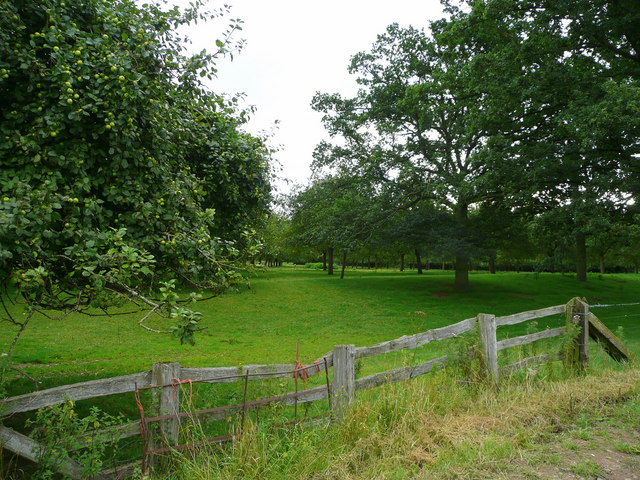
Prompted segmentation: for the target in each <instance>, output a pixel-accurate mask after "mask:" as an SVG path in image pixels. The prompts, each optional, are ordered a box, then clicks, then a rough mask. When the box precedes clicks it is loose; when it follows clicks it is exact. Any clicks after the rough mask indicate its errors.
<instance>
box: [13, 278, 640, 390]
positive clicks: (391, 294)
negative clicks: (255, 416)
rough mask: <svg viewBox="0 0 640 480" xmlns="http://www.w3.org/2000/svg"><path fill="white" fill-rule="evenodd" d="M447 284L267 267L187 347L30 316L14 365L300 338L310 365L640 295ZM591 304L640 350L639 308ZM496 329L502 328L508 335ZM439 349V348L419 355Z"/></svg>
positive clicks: (209, 315)
mask: <svg viewBox="0 0 640 480" xmlns="http://www.w3.org/2000/svg"><path fill="white" fill-rule="evenodd" d="M452 283H453V279H452V274H451V273H450V272H441V271H428V272H426V274H425V275H422V276H419V275H416V274H415V272H404V273H400V272H398V271H391V270H377V271H376V270H352V271H348V272H347V276H346V278H345V279H344V280H340V279H339V278H338V277H329V276H328V275H326V274H325V273H324V272H322V271H319V270H311V269H302V268H297V269H296V268H291V267H289V268H287V267H282V268H275V269H271V270H270V271H268V272H262V273H259V274H257V275H256V276H255V277H254V278H252V279H251V287H250V288H243V289H242V291H241V292H240V293H228V294H226V295H224V296H221V297H219V298H215V299H212V300H209V301H207V302H203V303H201V304H199V305H198V306H197V309H199V310H200V311H201V312H202V313H203V314H204V320H203V322H202V323H203V325H204V326H205V327H207V330H206V331H204V332H201V333H200V334H199V335H198V338H197V344H196V346H195V347H191V346H184V345H182V346H181V345H179V344H178V342H177V340H176V339H175V338H173V337H172V336H169V335H157V334H153V333H149V332H146V331H144V330H142V329H141V328H139V327H138V326H136V318H135V317H132V316H118V317H111V318H104V317H102V318H100V317H87V316H80V315H71V316H69V317H67V318H65V319H62V320H50V319H47V318H44V317H39V318H38V317H36V318H34V319H33V320H32V322H31V324H30V325H29V327H28V329H27V330H26V332H25V333H24V335H23V337H22V338H21V340H20V343H19V344H18V346H17V348H16V350H15V358H14V361H15V363H16V364H17V365H18V366H19V368H20V369H22V370H23V371H25V372H26V373H28V374H29V375H32V376H34V377H37V378H39V379H40V380H41V381H42V386H43V387H46V386H52V385H56V384H63V383H70V382H73V381H81V380H88V379H91V378H97V377H108V376H115V375H120V374H126V373H133V372H138V371H143V370H147V369H148V368H150V366H151V364H152V363H153V362H158V361H178V362H180V363H181V364H182V365H183V366H224V365H229V366H230V365H246V364H256V363H289V362H293V360H294V358H295V348H296V341H300V358H301V361H302V362H303V363H309V362H311V361H312V360H315V359H316V358H318V357H319V356H320V355H322V354H324V353H326V352H328V351H330V350H331V349H332V348H333V345H336V344H346V343H352V344H355V345H357V346H362V345H371V344H373V343H376V342H380V341H384V340H390V339H393V338H397V337H399V336H401V335H407V334H413V333H417V332H420V331H425V330H428V329H431V328H436V327H441V326H443V325H447V324H450V323H455V322H458V321H460V320H463V319H465V318H469V317H472V316H475V315H476V314H478V313H493V314H496V315H506V314H510V313H516V312H519V311H524V310H531V309H536V308H542V307H546V306H551V305H557V304H561V303H565V302H567V301H568V300H569V299H570V298H572V297H574V296H584V297H586V298H587V300H588V301H589V303H591V304H601V303H606V304H611V303H632V302H638V301H640V276H638V275H603V276H599V275H592V276H591V277H590V278H589V281H588V282H587V283H584V284H581V283H579V282H577V281H576V280H575V279H574V278H573V277H570V276H564V275H560V274H546V273H543V274H541V275H540V276H539V277H536V276H534V275H533V274H526V273H520V274H516V273H498V274H497V275H490V274H488V273H480V272H478V273H474V274H472V275H471V285H472V289H471V291H469V292H465V293H457V292H454V291H453V290H452ZM593 311H594V312H595V313H596V314H597V315H598V316H599V317H600V318H601V319H602V320H603V321H604V322H605V323H606V324H607V325H608V326H609V327H610V328H611V329H612V330H614V331H615V330H616V329H617V328H618V327H622V328H623V330H624V335H625V340H626V342H627V343H628V344H629V346H630V347H631V348H632V349H633V350H635V351H638V349H640V306H624V307H608V308H594V309H593ZM419 312H423V313H419ZM562 321H563V320H562V319H561V318H558V319H550V320H549V322H551V323H553V322H556V323H557V322H562ZM161 324H162V321H160V320H156V325H158V326H159V325H161ZM150 325H154V323H153V322H151V323H150ZM544 326H546V323H545V324H542V325H540V328H543V327H544ZM521 328H525V327H521ZM501 330H505V331H504V332H503V333H502V334H503V335H513V334H514V333H515V332H514V331H513V330H512V331H510V332H509V331H506V329H501ZM12 333H13V332H12V331H11V330H10V329H8V328H6V327H3V330H2V331H0V342H2V344H5V345H6V344H7V343H8V342H9V341H10V339H11V338H12ZM437 353H439V352H438V351H437V347H436V349H435V350H434V349H433V348H431V349H430V350H429V352H428V353H425V355H426V356H435V354H437ZM432 354H433V355H432ZM398 358H400V357H398ZM385 361H386V360H385ZM398 361H406V359H404V360H403V359H402V358H400V359H399V360H398ZM374 363H375V361H374ZM372 368H373V367H372ZM31 389H33V383H32V382H30V381H28V380H26V379H22V380H17V381H16V382H14V383H13V384H12V385H10V391H11V393H21V392H23V391H27V390H31Z"/></svg>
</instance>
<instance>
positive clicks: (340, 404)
mask: <svg viewBox="0 0 640 480" xmlns="http://www.w3.org/2000/svg"><path fill="white" fill-rule="evenodd" d="M563 313H566V320H567V324H575V325H578V327H579V335H578V337H577V338H576V340H575V344H574V349H573V353H570V358H568V359H567V358H565V360H568V361H569V362H573V363H574V364H575V365H577V366H584V365H585V364H586V362H587V361H588V350H587V344H588V342H587V339H588V338H589V336H591V337H592V338H594V339H595V340H597V341H598V342H600V343H601V344H602V346H603V348H604V349H605V351H606V352H607V353H608V354H609V355H611V356H612V357H613V358H614V359H616V360H617V361H624V360H628V359H629V358H630V356H631V353H630V352H629V350H628V349H627V348H626V347H625V346H624V345H623V344H622V342H621V341H620V340H619V339H618V338H617V337H616V336H615V335H614V334H613V333H611V331H610V330H609V329H608V328H607V327H606V326H604V324H602V322H601V321H600V320H599V319H598V318H597V317H596V316H595V315H594V314H593V313H591V312H589V306H588V305H587V303H586V302H585V301H584V300H583V299H578V298H574V299H572V300H571V301H569V302H568V303H567V304H566V305H556V306H552V307H546V308H542V309H539V310H532V311H527V312H521V313H516V314H513V315H507V316H502V317H495V316H494V315H490V314H478V315H477V316H476V317H474V318H469V319H466V320H463V321H461V322H458V323H454V324H452V325H448V326H446V327H442V328H436V329H432V330H428V331H426V332H421V333H418V334H415V335H407V336H403V337H400V338H397V339H394V340H389V341H385V342H381V343H377V344H375V345H371V346H369V347H355V346H354V345H336V346H335V347H334V349H333V351H331V352H328V353H327V354H326V355H323V356H322V357H320V358H319V359H318V360H316V361H315V362H313V363H312V364H311V365H308V366H306V367H305V366H300V365H299V364H296V366H295V367H292V365H290V364H288V365H287V364H285V365H245V366H238V367H214V368H209V367H205V368H194V367H182V366H180V365H179V364H178V363H169V364H154V365H153V368H152V369H151V370H148V371H145V372H140V373H134V374H131V375H124V376H120V377H114V378H106V379H102V380H92V381H89V382H82V383H76V384H73V385H64V386H61V387H55V388H51V389H48V390H43V391H39V392H33V393H28V394H25V395H19V396H15V397H11V398H7V399H4V400H2V401H0V412H2V414H3V415H12V414H16V413H21V412H28V411H31V410H36V409H38V408H42V407H47V406H51V405H55V404H57V403H61V402H63V401H66V400H68V399H71V400H86V399H91V398H98V397H103V396H107V395H115V394H122V393H127V392H135V395H136V399H137V400H138V404H139V407H140V408H141V403H140V402H139V399H140V397H139V392H140V391H142V390H147V389H156V390H159V391H160V395H157V396H156V397H157V405H156V407H157V411H158V414H157V415H153V416H150V417H146V416H145V415H144V411H143V410H141V420H139V421H134V422H131V423H127V424H124V425H119V426H113V427H109V428H108V429H105V430H103V431H108V432H109V433H110V434H111V438H114V437H115V438H120V439H121V438H128V437H133V436H136V435H138V434H140V433H142V435H143V440H144V448H143V450H144V452H143V454H145V453H146V454H157V453H160V452H165V451H169V450H171V449H177V448H187V447H185V445H177V440H178V438H179V428H180V420H181V419H182V418H185V417H196V418H200V419H205V420H207V421H208V420H224V419H225V418H227V417H228V412H230V411H238V410H239V411H241V412H242V415H243V419H244V415H245V414H246V412H248V411H249V410H250V409H253V410H256V409H260V408H263V407H264V406H267V405H270V404H273V403H280V404H283V405H295V406H296V412H297V405H299V404H304V403H308V402H313V401H317V400H323V399H329V407H330V410H331V412H332V417H333V418H334V419H337V420H339V419H340V418H342V416H343V415H344V414H345V411H346V409H347V407H348V405H349V404H350V403H351V402H352V401H353V400H354V398H355V393H356V391H360V390H367V389H371V388H375V387H379V386H381V385H384V384H386V383H391V382H400V381H405V380H408V379H411V378H415V377H417V376H420V375H425V374H427V373H429V372H430V371H432V370H433V369H434V368H436V367H437V366H439V365H442V364H444V363H445V362H446V360H447V357H439V358H434V359H432V360H429V361H427V362H424V363H421V364H419V365H415V366H407V367H402V368H396V369H393V370H388V371H385V372H381V373H376V374H373V375H369V376H366V377H363V378H357V379H356V373H355V372H356V369H355V361H356V360H357V359H360V358H366V357H371V356H375V355H383V354H386V353H392V352H398V351H401V350H410V349H415V348H418V347H421V346H424V345H427V344H429V343H431V342H435V341H440V340H447V339H451V338H455V337H458V336H460V335H462V334H464V333H466V332H469V331H471V330H473V329H474V328H478V332H479V338H480V346H481V348H482V350H483V353H484V356H485V362H484V364H485V366H486V369H487V372H486V373H487V376H488V377H489V378H492V379H493V380H494V381H495V382H498V381H499V377H500V372H503V373H510V372H513V371H515V370H518V369H520V368H524V367H527V366H529V365H531V364H534V363H539V362H544V361H548V360H553V359H557V358H559V357H558V355H557V354H556V355H553V354H547V355H537V356H533V357H528V358H524V359H522V360H520V361H518V362H515V363H513V364H511V365H507V366H504V367H502V368H499V364H498V352H500V351H502V350H505V349H508V348H512V347H518V346H523V345H528V344H530V343H533V342H536V341H538V340H542V339H546V338H553V337H557V336H560V335H562V334H563V333H564V332H565V330H566V328H565V327H560V328H553V329H548V330H542V331H539V332H536V333H531V334H527V335H522V336H518V337H514V338H507V339H504V340H500V341H498V340H497V335H496V332H497V329H498V328H499V327H502V326H507V325H515V324H519V323H522V322H526V321H529V320H533V319H538V318H543V317H547V316H551V315H560V314H563ZM590 327H591V328H590ZM331 367H333V381H331V382H330V380H329V372H328V370H329V368H331ZM320 373H324V375H325V376H326V385H321V386H317V387H313V388H308V389H303V390H298V378H304V379H306V378H308V377H312V376H314V375H318V374H320ZM292 376H293V378H294V379H295V380H296V383H295V384H296V390H295V391H293V392H288V393H285V394H282V395H277V396H271V397H263V398H259V399H255V400H251V401H248V400H247V383H248V382H249V381H254V380H260V379H264V378H287V377H288V378H290V377H292ZM241 381H244V382H245V387H244V392H245V394H244V400H243V402H242V403H235V404H232V405H224V406H219V407H213V408H208V409H203V410H198V411H190V412H184V411H180V401H179V388H180V386H181V385H184V384H185V383H189V384H193V383H208V384H215V383H231V382H241ZM305 385H306V382H305ZM153 422H158V423H160V424H161V428H160V431H161V432H162V436H163V438H161V439H157V438H154V436H153V435H152V434H151V433H150V429H149V428H148V426H149V424H150V423H153ZM233 438H234V435H222V436H219V437H215V438H213V439H208V440H207V441H211V442H214V443H215V442H221V441H227V440H230V439H233ZM207 441H205V442H207ZM0 442H1V443H2V445H3V446H4V448H6V449H8V450H10V451H13V452H14V453H17V454H18V455H21V456H23V457H25V458H27V459H29V460H32V461H38V452H39V449H40V448H41V446H40V445H38V444H37V443H36V442H35V441H34V440H32V439H31V438H29V437H27V436H25V435H22V434H20V433H18V432H16V431H14V430H12V429H9V428H7V427H5V426H1V425H0ZM192 446H193V445H192ZM143 458H146V455H143ZM143 465H145V464H144V463H143ZM79 468H80V466H79V465H78V464H77V463H76V462H74V461H73V460H71V459H66V460H65V461H64V462H62V464H61V465H60V468H59V470H60V472H61V473H64V474H65V475H67V476H69V477H71V478H73V479H75V478H80V476H81V474H80V473H79V472H80V470H79ZM113 475H115V474H114V473H113V472H107V471H105V472H102V474H100V476H99V477H98V478H111V477H113Z"/></svg>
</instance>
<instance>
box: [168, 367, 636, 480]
mask: <svg viewBox="0 0 640 480" xmlns="http://www.w3.org/2000/svg"><path fill="white" fill-rule="evenodd" d="M459 380H460V378H459V377H457V376H456V375H452V372H451V371H450V370H449V369H445V370H442V371H440V372H437V373H435V374H434V375H432V376H428V377H427V378H423V379H419V380H418V379H416V380H413V381H410V382H406V383H402V384H393V385H387V386H385V387H383V388H381V389H379V390H377V391H375V392H372V393H370V394H368V395H362V396H359V397H358V399H357V401H356V402H355V403H354V404H353V405H352V406H351V408H350V410H349V411H348V413H347V415H346V416H345V419H344V421H343V422H341V423H339V424H326V425H324V426H320V427H318V426H316V427H305V426H298V427H295V428H292V429H288V430H278V431H274V430H269V429H267V428H265V427H263V426H259V425H252V426H251V428H249V429H247V430H246V431H245V432H244V434H243V435H242V436H241V437H240V438H239V439H238V440H237V441H236V442H234V443H233V444H231V445H229V446H226V447H209V448H206V449H200V450H198V451H196V452H190V453H187V454H180V455H176V456H175V458H174V460H177V461H176V462H175V465H176V467H175V468H174V469H173V470H172V471H171V472H169V473H163V474H162V475H160V476H158V477H157V478H163V479H165V478H166V479H170V480H205V479H206V480H212V479H222V480H226V479H228V480H231V479H239V478H242V479H247V480H250V479H256V480H258V479H259V480H270V479H273V480H276V479H278V480H280V479H284V478H286V479H318V480H319V479H336V480H338V479H341V480H345V479H346V480H360V479H363V480H364V479H378V478H379V479H382V478H385V479H403V478H425V479H426V478H510V472H511V473H513V471H514V469H515V468H517V465H515V464H514V463H513V461H514V460H515V459H518V458H520V457H521V456H522V455H523V452H526V450H527V449H528V448H530V447H531V446H532V445H533V444H535V443H539V442H544V441H548V440H549V438H551V437H553V435H554V434H555V433H557V432H558V431H560V430H562V429H565V428H568V426H569V425H570V424H571V423H572V422H574V421H575V420H576V419H577V418H581V417H583V416H585V415H586V416H596V417H598V416H602V415H603V412H605V411H606V410H607V409H610V408H612V406H614V407H615V406H616V405H618V404H622V403H625V402H630V401H635V402H638V396H639V395H640V369H638V368H637V367H627V368H625V369H623V370H610V369H598V370H592V371H591V372H590V373H589V374H588V375H586V376H582V377H578V378H575V377H567V376H562V375H560V376H558V377H557V378H556V379H555V380H550V379H549V378H544V379H541V377H538V378H531V377H521V378H516V379H511V380H505V381H503V382H502V383H501V386H500V388H499V389H498V390H496V389H494V388H491V387H489V386H488V385H482V386H478V387H477V388H470V387H469V385H468V384H461V383H460V382H459Z"/></svg>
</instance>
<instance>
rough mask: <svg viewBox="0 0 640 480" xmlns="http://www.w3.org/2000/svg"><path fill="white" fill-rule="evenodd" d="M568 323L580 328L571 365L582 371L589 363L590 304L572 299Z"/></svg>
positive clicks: (571, 357) (568, 308)
mask: <svg viewBox="0 0 640 480" xmlns="http://www.w3.org/2000/svg"><path fill="white" fill-rule="evenodd" d="M567 322H569V323H572V324H574V325H577V326H578V328H579V332H578V336H577V337H576V338H575V339H574V341H573V344H574V348H573V352H572V353H571V354H570V359H569V364H571V365H573V366H575V367H577V368H578V370H579V371H582V370H584V369H585V368H586V366H587V364H588V363H589V304H588V303H587V302H586V301H584V300H583V299H580V298H578V297H575V298H572V299H571V300H570V301H569V303H568V304H567Z"/></svg>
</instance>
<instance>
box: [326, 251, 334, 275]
mask: <svg viewBox="0 0 640 480" xmlns="http://www.w3.org/2000/svg"><path fill="white" fill-rule="evenodd" d="M327 253H328V254H329V265H328V266H327V269H328V271H327V274H328V275H333V247H329V248H327Z"/></svg>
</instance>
